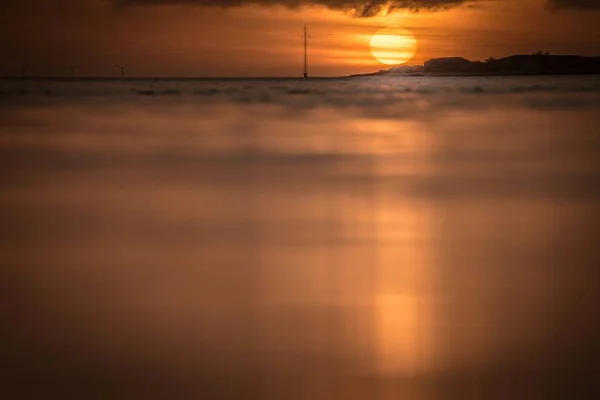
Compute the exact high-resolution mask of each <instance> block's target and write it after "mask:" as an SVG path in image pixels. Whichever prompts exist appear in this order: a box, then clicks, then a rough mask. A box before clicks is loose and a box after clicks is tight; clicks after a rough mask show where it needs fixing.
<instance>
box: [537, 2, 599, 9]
mask: <svg viewBox="0 0 600 400" xmlns="http://www.w3.org/2000/svg"><path fill="white" fill-rule="evenodd" d="M548 5H549V6H550V8H553V9H585V10H592V9H597V10H600V0H548Z"/></svg>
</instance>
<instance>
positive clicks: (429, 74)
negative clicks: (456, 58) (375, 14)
mask: <svg viewBox="0 0 600 400" xmlns="http://www.w3.org/2000/svg"><path fill="white" fill-rule="evenodd" d="M581 75H600V72H573V71H565V72H551V73H527V72H384V73H381V72H372V73H366V74H354V75H350V76H349V77H350V78H358V77H363V76H392V77H415V78H428V77H431V78H433V77H470V76H473V77H475V76H581Z"/></svg>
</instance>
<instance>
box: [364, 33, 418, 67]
mask: <svg viewBox="0 0 600 400" xmlns="http://www.w3.org/2000/svg"><path fill="white" fill-rule="evenodd" d="M416 51H417V38H416V37H415V35H413V34H412V32H411V31H409V30H407V29H401V28H394V27H387V28H383V29H381V30H379V31H378V32H376V33H375V34H374V35H373V36H371V54H372V55H373V57H374V58H375V59H376V60H377V61H379V62H380V63H382V64H386V65H400V64H406V63H407V62H408V61H410V60H411V59H412V58H413V56H414V55H415V53H416Z"/></svg>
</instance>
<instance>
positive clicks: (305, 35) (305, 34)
mask: <svg viewBox="0 0 600 400" xmlns="http://www.w3.org/2000/svg"><path fill="white" fill-rule="evenodd" d="M302 41H303V44H304V77H305V78H308V28H307V27H306V25H304V28H302Z"/></svg>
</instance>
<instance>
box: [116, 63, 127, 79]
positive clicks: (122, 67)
mask: <svg viewBox="0 0 600 400" xmlns="http://www.w3.org/2000/svg"><path fill="white" fill-rule="evenodd" d="M115 66H116V67H117V68H119V69H120V70H121V78H122V77H124V76H125V68H127V67H129V63H127V64H125V65H119V64H115Z"/></svg>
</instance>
